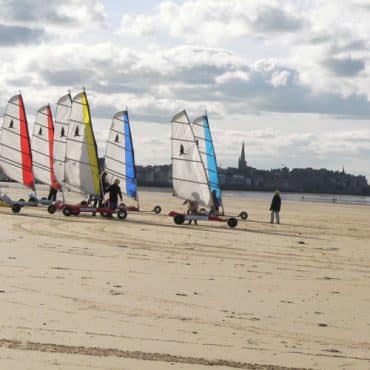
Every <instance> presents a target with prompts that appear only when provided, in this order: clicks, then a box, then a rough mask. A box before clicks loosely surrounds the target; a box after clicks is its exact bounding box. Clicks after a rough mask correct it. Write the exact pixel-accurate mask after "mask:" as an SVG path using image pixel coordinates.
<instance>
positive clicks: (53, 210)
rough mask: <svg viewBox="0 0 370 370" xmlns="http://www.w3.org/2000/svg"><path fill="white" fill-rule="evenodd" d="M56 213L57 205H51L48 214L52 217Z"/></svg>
mask: <svg viewBox="0 0 370 370" xmlns="http://www.w3.org/2000/svg"><path fill="white" fill-rule="evenodd" d="M56 211H57V207H55V205H54V204H50V206H49V207H48V212H49V213H50V214H51V215H52V214H54V213H55V212H56Z"/></svg>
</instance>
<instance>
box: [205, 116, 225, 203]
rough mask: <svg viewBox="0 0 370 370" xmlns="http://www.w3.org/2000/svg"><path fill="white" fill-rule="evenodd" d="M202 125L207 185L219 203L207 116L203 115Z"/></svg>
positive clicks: (214, 157)
mask: <svg viewBox="0 0 370 370" xmlns="http://www.w3.org/2000/svg"><path fill="white" fill-rule="evenodd" d="M203 126H204V139H205V147H206V158H207V166H206V168H207V172H208V181H209V187H210V188H211V192H214V194H215V196H216V199H217V202H218V204H219V205H220V204H221V203H222V200H221V189H220V181H219V178H218V171H217V161H216V154H215V149H214V146H213V141H212V135H211V130H210V128H209V124H208V117H207V116H203Z"/></svg>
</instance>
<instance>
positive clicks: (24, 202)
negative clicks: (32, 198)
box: [18, 198, 26, 203]
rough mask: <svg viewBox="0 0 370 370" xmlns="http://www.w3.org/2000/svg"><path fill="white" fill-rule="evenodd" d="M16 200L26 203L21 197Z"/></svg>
mask: <svg viewBox="0 0 370 370" xmlns="http://www.w3.org/2000/svg"><path fill="white" fill-rule="evenodd" d="M18 202H19V203H26V201H25V200H24V199H23V198H21V199H18Z"/></svg>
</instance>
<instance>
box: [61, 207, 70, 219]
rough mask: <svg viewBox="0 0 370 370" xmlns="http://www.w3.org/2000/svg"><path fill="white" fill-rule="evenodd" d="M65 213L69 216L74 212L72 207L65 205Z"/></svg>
mask: <svg viewBox="0 0 370 370" xmlns="http://www.w3.org/2000/svg"><path fill="white" fill-rule="evenodd" d="M63 214H64V216H67V217H69V216H70V215H71V214H72V208H70V207H64V208H63Z"/></svg>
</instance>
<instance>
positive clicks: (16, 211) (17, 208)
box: [12, 203, 21, 213]
mask: <svg viewBox="0 0 370 370" xmlns="http://www.w3.org/2000/svg"><path fill="white" fill-rule="evenodd" d="M20 210H21V206H20V205H19V204H17V203H16V204H13V205H12V211H13V212H14V213H19V212H20Z"/></svg>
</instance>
